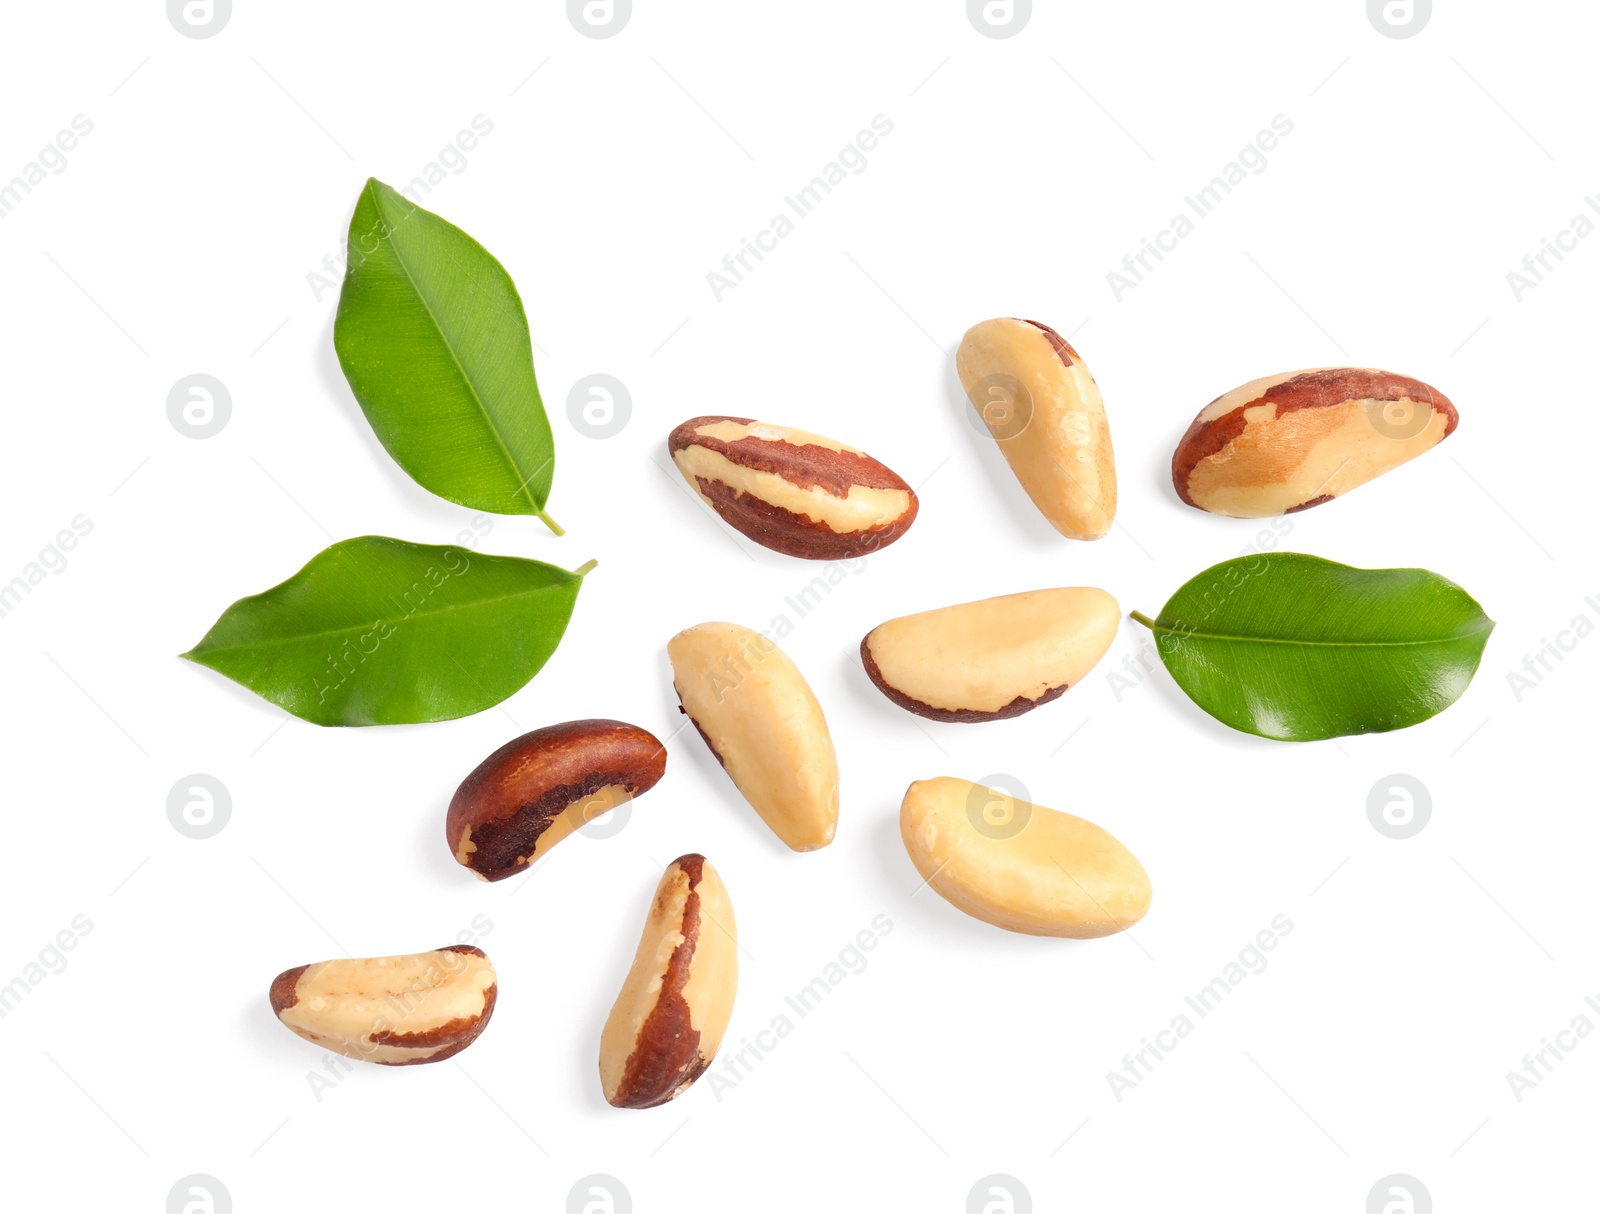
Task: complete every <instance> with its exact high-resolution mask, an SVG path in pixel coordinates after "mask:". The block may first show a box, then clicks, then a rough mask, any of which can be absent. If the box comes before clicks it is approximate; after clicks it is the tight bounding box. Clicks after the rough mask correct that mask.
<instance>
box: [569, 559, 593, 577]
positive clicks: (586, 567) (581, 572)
mask: <svg viewBox="0 0 1600 1214" xmlns="http://www.w3.org/2000/svg"><path fill="white" fill-rule="evenodd" d="M599 563H600V562H599V561H585V562H584V563H583V564H581V565H579V566H578V567H577V568H576V569H574V570H573V571H572V572H573V573H575V574H576V575H577V576H578V577H584V576H586V575H587V574H589V573H590V572H592V571H593V570H594V567H595V566H596V565H598V564H599Z"/></svg>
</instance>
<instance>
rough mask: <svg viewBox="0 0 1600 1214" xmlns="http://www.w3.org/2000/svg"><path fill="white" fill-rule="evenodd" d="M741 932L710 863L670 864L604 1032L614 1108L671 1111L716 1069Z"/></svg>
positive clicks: (603, 1062)
mask: <svg viewBox="0 0 1600 1214" xmlns="http://www.w3.org/2000/svg"><path fill="white" fill-rule="evenodd" d="M737 930H738V929H737V926H736V925H735V923H734V918H733V904H732V902H730V901H729V900H728V891H727V888H726V887H725V886H724V885H723V884H722V878H721V877H720V876H718V875H717V870H716V869H715V868H713V867H712V866H711V862H710V861H709V860H707V859H706V858H705V857H704V856H701V855H696V854H690V855H687V856H679V857H678V858H677V859H676V860H674V861H673V862H672V863H671V864H669V865H667V871H666V873H665V874H664V875H663V876H662V878H661V883H660V885H658V886H657V887H656V894H655V899H654V900H653V901H652V902H651V904H650V913H649V916H648V917H647V918H646V920H645V925H644V934H643V935H642V936H641V937H640V939H639V948H638V951H637V952H636V953H635V955H634V959H633V967H632V968H631V969H630V970H629V971H628V977H627V979H626V980H625V981H624V982H623V984H622V991H621V993H620V994H619V995H618V996H617V1001H616V1003H615V1004H613V1005H612V1008H611V1014H610V1015H609V1016H607V1017H606V1024H605V1028H604V1030H603V1031H602V1032H601V1034H600V1086H601V1088H602V1090H604V1092H605V1097H606V1099H607V1100H608V1101H609V1102H610V1103H611V1104H613V1105H615V1106H616V1107H617V1108H621V1109H648V1108H654V1107H655V1106H656V1105H660V1104H665V1103H666V1102H667V1101H669V1100H672V1099H673V1098H675V1097H677V1096H679V1095H681V1094H682V1093H683V1092H685V1091H687V1090H688V1088H689V1087H690V1085H691V1084H693V1083H694V1081H695V1080H696V1079H698V1078H700V1076H701V1075H703V1074H704V1073H705V1070H706V1068H707V1067H709V1066H710V1065H711V1060H712V1059H713V1058H715V1057H716V1054H717V1049H718V1047H719V1046H721V1044H722V1037H723V1034H724V1033H726V1032H727V1029H728V1021H729V1019H730V1018H731V1017H732V1015H733V999H734V994H735V991H736V989H737V987H738V980H739V946H738V943H737V936H736V933H737Z"/></svg>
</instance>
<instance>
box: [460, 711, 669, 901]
mask: <svg viewBox="0 0 1600 1214" xmlns="http://www.w3.org/2000/svg"><path fill="white" fill-rule="evenodd" d="M666 765H667V751H666V747H664V746H663V745H662V744H661V743H660V742H659V741H658V740H657V739H656V737H655V735H653V734H651V733H649V732H647V731H646V730H643V729H640V728H639V727H638V726H637V725H629V724H627V723H626V722H625V721H605V720H587V721H567V722H566V723H564V724H561V725H547V726H545V728H543V729H536V730H534V731H533V732H532V733H525V734H523V735H522V736H521V737H520V738H514V739H513V740H512V741H510V742H507V743H506V744H505V745H504V746H502V747H501V748H500V749H499V750H497V751H495V752H494V753H493V754H492V755H490V756H489V757H488V758H487V759H485V760H484V761H483V762H482V763H479V764H478V766H477V767H476V768H474V769H473V771H472V774H471V775H469V776H468V777H467V778H466V779H465V780H463V781H462V782H461V787H460V788H458V789H456V795H455V796H454V797H453V798H452V799H451V801H450V810H449V812H448V813H447V814H446V815H445V841H446V842H447V843H448V844H449V845H450V852H451V854H452V855H454V856H455V858H456V862H457V863H458V864H461V865H463V866H465V867H467V868H470V869H471V870H472V871H473V872H474V873H476V874H477V875H478V876H480V877H482V878H483V879H484V880H485V881H500V880H503V879H504V878H506V877H511V876H515V875H516V874H517V873H520V872H525V871H526V870H527V868H528V866H529V865H530V864H532V863H533V862H534V861H535V860H537V859H538V858H539V857H541V856H543V855H544V854H545V853H547V852H548V851H549V850H550V849H551V848H552V847H554V846H555V845H556V844H557V843H559V842H561V840H563V839H565V838H566V837H567V836H568V835H570V834H571V833H572V832H573V831H575V830H578V829H579V828H580V827H583V826H585V825H587V824H588V823H589V822H592V821H593V820H594V819H595V818H597V817H599V816H600V815H601V814H603V813H605V812H606V811H607V810H609V809H613V808H615V807H616V806H618V805H621V804H622V803H623V802H624V801H628V800H630V799H632V798H633V797H636V796H638V795H639V794H640V793H643V792H647V791H648V790H649V789H651V788H653V787H654V786H655V783H656V781H657V780H659V779H661V773H662V772H663V771H665V770H666Z"/></svg>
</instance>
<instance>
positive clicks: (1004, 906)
mask: <svg viewBox="0 0 1600 1214" xmlns="http://www.w3.org/2000/svg"><path fill="white" fill-rule="evenodd" d="M900 837H901V839H902V841H903V842H904V843H905V845H906V851H907V853H909V855H910V856H911V862H912V863H913V864H915V865H916V866H917V871H918V872H919V873H921V874H922V877H923V880H925V881H926V882H927V883H928V885H930V886H931V887H932V888H933V891H934V892H935V893H937V894H938V895H939V896H940V897H941V898H943V899H944V900H945V901H946V902H949V903H950V904H951V905H952V906H954V907H956V908H957V909H958V910H962V911H965V912H966V913H967V914H969V915H971V916H973V918H975V919H982V920H983V921H984V922H985V923H992V924H994V925H995V926H996V927H1003V928H1005V929H1006V930H1007V931H1012V932H1022V933H1025V934H1026V935H1030V936H1069V937H1072V938H1074V939H1080V940H1082V939H1089V938H1092V937H1095V936H1109V935H1112V934H1114V933H1116V932H1120V931H1125V930H1126V929H1127V928H1130V927H1132V926H1133V925H1134V924H1135V923H1137V922H1138V921H1139V920H1140V919H1142V918H1144V914H1145V912H1146V911H1147V910H1149V909H1150V878H1149V877H1148V876H1147V875H1146V874H1145V871H1144V866H1143V865H1141V864H1140V863H1139V861H1138V860H1136V859H1135V858H1134V856H1133V853H1132V852H1130V851H1129V850H1128V849H1127V848H1126V847H1124V846H1123V845H1122V844H1121V843H1118V842H1117V841H1116V840H1115V839H1114V838H1112V837H1111V836H1110V835H1109V834H1107V833H1106V832H1105V831H1104V830H1102V829H1100V827H1098V826H1096V825H1095V824H1094V823H1093V822H1086V821H1084V820H1083V819H1082V818H1075V817H1073V816H1072V815H1071V814H1064V813H1061V812H1060V811H1058V810H1054V809H1046V808H1045V807H1044V806H1042V805H1032V804H1030V803H1028V802H1027V801H1022V800H1018V799H1016V798H1014V797H1012V796H1011V795H1010V794H1008V793H1006V792H1005V791H1004V790H1002V789H997V788H985V787H983V786H982V785H980V784H974V783H972V782H971V781H969V780H957V779H953V778H951V777H949V776H941V777H940V778H938V779H936V780H918V781H916V782H915V783H914V784H912V785H911V787H910V788H908V789H906V795H905V800H904V801H902V802H901V805H900Z"/></svg>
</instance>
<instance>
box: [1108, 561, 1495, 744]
mask: <svg viewBox="0 0 1600 1214" xmlns="http://www.w3.org/2000/svg"><path fill="white" fill-rule="evenodd" d="M1134 618H1135V619H1137V620H1139V622H1140V623H1143V624H1146V625H1147V626H1149V627H1151V629H1152V630H1153V631H1154V633H1155V637H1156V646H1157V649H1158V650H1159V652H1160V654H1161V660H1162V662H1163V663H1164V664H1165V665H1166V668H1167V669H1168V670H1169V671H1171V672H1172V677H1173V678H1174V679H1176V680H1177V681H1178V685H1179V686H1180V687H1182V688H1183V690H1184V691H1185V692H1186V693H1187V694H1188V696H1189V698H1190V699H1192V700H1193V701H1194V702H1195V703H1196V704H1198V705H1200V707H1201V708H1203V709H1205V710H1206V711H1207V712H1209V713H1210V714H1211V715H1212V716H1214V717H1216V718H1217V720H1219V721H1221V722H1223V723H1224V724H1225V725H1231V726H1232V727H1233V728H1234V729H1238V730H1242V731H1243V732H1245V733H1253V734H1258V735H1259V736H1261V737H1264V738H1277V739H1281V740H1284V741H1294V742H1307V741H1313V740H1315V739H1318V738H1335V737H1341V736H1343V735H1345V734H1356V733H1376V732H1382V731H1385V730H1390V729H1404V728H1405V727H1406V726H1408V725H1415V724H1416V723H1417V722H1419V721H1425V720H1427V719H1428V718H1429V717H1431V716H1433V715H1434V714H1435V713H1437V712H1440V711H1442V710H1443V709H1445V708H1448V707H1449V706H1450V705H1451V704H1454V703H1455V702H1456V700H1457V699H1458V698H1460V696H1461V693H1462V692H1464V691H1466V689H1467V684H1468V683H1470V682H1471V681H1472V676H1473V674H1474V673H1475V672H1476V671H1477V669H1478V661H1479V659H1480V658H1481V657H1482V656H1483V647H1484V644H1485V643H1486V642H1487V641H1488V639H1489V633H1490V632H1491V631H1492V630H1493V629H1494V621H1493V620H1491V619H1490V618H1489V617H1488V616H1487V615H1485V614H1484V612H1483V608H1481V607H1479V606H1478V604H1477V603H1476V602H1475V601H1474V600H1473V599H1472V597H1471V596H1470V595H1469V594H1467V592H1466V591H1465V590H1463V589H1462V588H1461V587H1460V586H1457V585H1456V584H1455V583H1454V582H1451V581H1448V580H1446V579H1445V578H1442V577H1440V576H1439V575H1438V574H1436V573H1429V572H1428V571H1427V570H1425V569H1354V568H1351V567H1350V566H1349V565H1340V564H1336V563H1335V562H1333V561H1325V560H1323V559H1322V558H1321V557H1315V556H1305V555H1302V554H1300V553H1294V552H1282V553H1271V554H1266V555H1252V556H1243V557H1238V558H1236V559H1234V560H1231V561H1224V562H1223V563H1222V564H1220V565H1214V566H1212V567H1211V568H1210V569H1207V570H1206V571H1205V572H1204V573H1202V574H1200V575H1199V576H1197V577H1195V578H1193V579H1191V580H1190V581H1188V582H1187V583H1185V584H1184V585H1183V586H1182V587H1181V588H1179V590H1178V592H1177V593H1176V594H1174V595H1173V596H1172V598H1171V599H1169V600H1168V602H1167V605H1166V606H1165V607H1163V608H1162V609H1161V614H1160V615H1159V616H1158V617H1156V619H1154V620H1150V619H1147V618H1145V617H1143V616H1141V615H1139V614H1138V613H1137V612H1135V613H1134Z"/></svg>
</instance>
